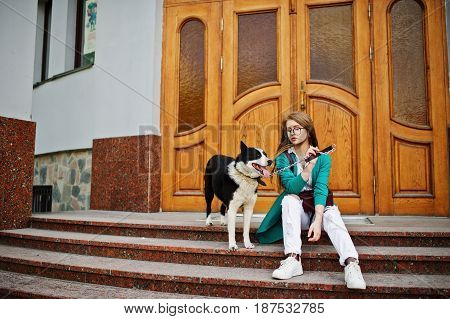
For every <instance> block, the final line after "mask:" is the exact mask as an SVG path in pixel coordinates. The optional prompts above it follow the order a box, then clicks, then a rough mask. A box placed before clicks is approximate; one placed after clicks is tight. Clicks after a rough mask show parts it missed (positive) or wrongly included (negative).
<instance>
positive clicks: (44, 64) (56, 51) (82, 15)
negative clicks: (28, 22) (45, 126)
mask: <svg viewBox="0 0 450 319" xmlns="http://www.w3.org/2000/svg"><path fill="white" fill-rule="evenodd" d="M36 24H37V27H36V50H35V52H36V53H35V61H34V62H35V68H34V83H38V82H43V81H46V80H48V79H50V78H53V77H55V76H57V75H60V74H63V73H67V72H69V73H70V72H71V71H73V70H74V69H77V68H81V67H84V66H88V65H92V64H94V59H95V42H96V26H97V0H69V1H67V2H63V1H52V0H39V1H38V14H37V21H36Z"/></svg>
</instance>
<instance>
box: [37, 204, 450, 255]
mask: <svg viewBox="0 0 450 319" xmlns="http://www.w3.org/2000/svg"><path fill="white" fill-rule="evenodd" d="M216 215H217V214H216ZM216 218H217V217H216ZM370 219H371V220H377V218H376V217H370ZM344 221H345V222H346V223H348V224H347V228H348V230H349V233H350V235H351V236H352V239H353V242H354V243H355V245H357V246H397V247H450V230H449V229H450V228H449V227H447V226H448V225H449V220H448V219H432V223H433V227H428V225H423V226H422V225H421V224H420V220H418V221H414V223H413V222H408V218H407V217H405V218H404V221H403V222H402V221H401V220H400V221H399V222H397V220H396V222H395V223H392V222H391V224H389V219H388V221H387V222H386V221H385V220H383V224H381V223H380V225H378V224H377V223H375V225H354V224H351V220H350V219H349V220H346V217H344ZM217 223H218V222H217V220H216V224H217ZM259 223H260V220H259V221H253V222H252V228H251V237H252V240H253V242H256V239H255V236H254V234H255V232H256V229H257V227H258V225H259ZM428 223H430V222H429V221H428ZM439 223H440V224H439ZM241 224H242V223H241V222H240V220H239V219H238V221H237V229H236V239H237V241H238V242H242V227H241ZM403 224H404V226H402V225H403ZM31 226H32V227H33V228H39V229H48V230H60V231H69V232H82V233H91V234H105V235H118V236H132V237H147V238H172V239H185V240H204V241H221V242H226V241H227V240H228V231H227V227H226V226H218V225H215V226H205V224H204V214H200V213H155V214H140V213H127V212H102V211H87V212H71V213H62V212H60V213H50V214H34V215H33V217H32V219H31ZM303 239H304V240H305V241H306V237H305V236H303ZM318 244H320V245H330V244H331V243H330V241H329V239H328V236H322V237H321V239H320V241H319V242H318Z"/></svg>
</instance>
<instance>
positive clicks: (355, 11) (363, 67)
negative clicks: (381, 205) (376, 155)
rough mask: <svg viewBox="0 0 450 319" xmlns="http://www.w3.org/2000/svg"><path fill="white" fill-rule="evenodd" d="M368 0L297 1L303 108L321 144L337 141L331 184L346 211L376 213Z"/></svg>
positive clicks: (340, 204) (299, 73)
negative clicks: (343, 0)
mask: <svg viewBox="0 0 450 319" xmlns="http://www.w3.org/2000/svg"><path fill="white" fill-rule="evenodd" d="M368 6H369V2H368V1H367V0H358V1H353V2H351V1H347V2H342V1H334V0H332V1H323V0H301V1H298V2H297V7H296V8H295V9H296V11H297V16H298V18H297V30H298V32H297V47H298V50H297V52H298V63H297V70H298V71H297V74H298V79H297V81H298V92H299V94H300V96H299V97H298V101H299V102H298V104H299V109H300V110H302V111H306V112H307V113H308V114H310V115H311V117H312V118H313V121H314V124H315V129H316V133H317V137H318V140H319V144H320V146H321V147H324V146H328V145H330V144H336V146H337V151H336V152H335V153H333V155H332V170H331V176H330V188H331V189H332V190H333V193H334V196H335V199H336V202H337V203H338V205H339V208H340V209H341V211H343V212H345V213H366V214H367V213H373V212H374V192H373V178H374V172H373V126H372V100H371V99H372V96H371V72H370V68H371V62H370V57H369V50H370V27H369V17H368Z"/></svg>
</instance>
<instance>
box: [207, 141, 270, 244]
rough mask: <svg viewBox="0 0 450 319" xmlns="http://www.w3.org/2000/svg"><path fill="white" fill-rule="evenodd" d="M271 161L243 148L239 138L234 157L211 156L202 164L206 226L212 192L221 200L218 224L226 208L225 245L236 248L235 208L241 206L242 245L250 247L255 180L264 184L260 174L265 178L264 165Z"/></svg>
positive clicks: (222, 220) (255, 151) (258, 152)
mask: <svg viewBox="0 0 450 319" xmlns="http://www.w3.org/2000/svg"><path fill="white" fill-rule="evenodd" d="M270 165H272V161H271V160H270V159H269V158H268V157H267V154H266V152H264V151H263V150H261V149H259V148H253V147H247V146H246V145H245V144H244V142H242V141H241V153H240V154H239V155H238V156H237V157H236V158H235V159H234V158H232V157H229V156H224V155H214V156H213V157H211V158H210V160H209V161H208V163H207V164H206V170H205V200H206V225H212V220H211V202H212V200H213V198H214V194H215V195H216V196H217V197H218V198H219V199H220V200H221V201H222V206H221V207H220V213H221V217H220V220H221V225H226V222H225V211H227V210H228V244H229V245H228V246H229V249H230V250H237V249H238V246H237V245H236V239H235V225H236V213H237V210H238V209H239V208H240V207H241V206H243V207H244V246H245V248H247V249H253V248H255V246H254V245H253V244H252V243H251V242H250V236H249V232H250V221H251V218H252V214H253V207H254V206H255V203H256V198H257V194H256V190H257V188H258V183H259V184H261V185H264V186H265V185H266V184H265V183H264V182H263V181H262V180H261V177H269V176H270V173H269V171H268V170H267V166H270Z"/></svg>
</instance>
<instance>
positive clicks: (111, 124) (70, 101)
mask: <svg viewBox="0 0 450 319" xmlns="http://www.w3.org/2000/svg"><path fill="white" fill-rule="evenodd" d="M53 10H55V8H53ZM66 10H67V8H66ZM54 14H56V13H55V12H53V13H52V17H53V16H54ZM162 15H163V1H162V0H154V1H148V0H136V1H133V2H132V4H131V2H128V1H122V0H108V1H102V0H99V1H98V10H97V34H96V36H97V42H96V53H95V66H94V67H92V68H90V69H87V70H82V71H80V72H77V73H73V74H70V75H67V76H64V77H62V78H59V79H56V80H54V81H50V82H47V83H44V84H42V85H41V86H38V87H37V88H35V89H34V91H33V109H32V115H33V121H35V122H36V123H37V132H36V154H43V153H49V152H56V151H63V150H74V149H83V148H90V147H92V140H93V139H96V138H105V137H119V136H131V135H139V134H140V133H141V134H142V129H140V128H142V127H143V126H153V127H156V128H157V129H158V130H159V117H160V112H159V108H158V106H159V103H160V82H161V51H162ZM66 16H67V15H66ZM54 26H55V24H53V21H52V31H53V30H54V29H55V27H54ZM59 32H60V31H59ZM64 32H66V31H64ZM66 34H67V32H66ZM50 41H51V44H50V47H51V48H56V49H54V51H53V54H57V55H58V57H55V58H54V57H53V56H52V50H51V53H50V60H52V59H54V60H53V62H50V65H51V66H52V68H53V69H52V70H57V68H59V70H61V67H62V66H63V65H65V64H63V62H62V61H64V58H65V57H66V53H65V52H62V51H63V50H60V49H61V48H60V47H59V45H58V44H55V45H53V43H52V42H54V41H56V40H55V39H53V38H52V39H51V40H50ZM62 54H63V56H60V55H62ZM52 63H53V64H52ZM52 74H55V71H52ZM155 105H156V106H155ZM156 133H159V131H157V132H156Z"/></svg>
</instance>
